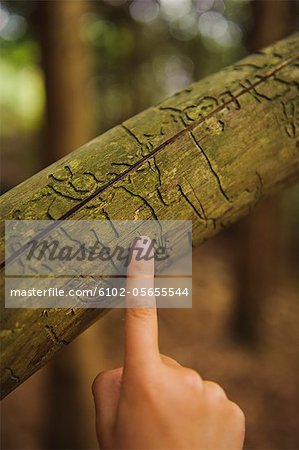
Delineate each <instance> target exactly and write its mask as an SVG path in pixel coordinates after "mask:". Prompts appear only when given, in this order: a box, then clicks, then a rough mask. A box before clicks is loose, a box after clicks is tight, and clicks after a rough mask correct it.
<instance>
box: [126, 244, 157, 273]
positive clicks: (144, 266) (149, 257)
mask: <svg viewBox="0 0 299 450" xmlns="http://www.w3.org/2000/svg"><path fill="white" fill-rule="evenodd" d="M131 252H132V258H131V263H130V264H129V269H130V270H129V271H130V273H131V274H132V273H133V272H135V273H148V274H151V273H154V251H153V245H152V241H151V239H150V238H149V237H148V236H140V237H139V238H136V239H134V241H133V242H132V245H131Z"/></svg>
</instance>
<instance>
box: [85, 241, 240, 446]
mask: <svg viewBox="0 0 299 450" xmlns="http://www.w3.org/2000/svg"><path fill="white" fill-rule="evenodd" d="M140 239H143V242H145V241H146V240H147V243H146V244H145V246H144V248H145V252H146V248H147V247H148V245H149V239H148V238H140ZM138 244H139V248H140V241H139V243H138ZM135 257H136V252H134V250H133V258H132V260H131V263H130V265H129V267H128V279H127V291H130V292H132V289H133V287H135V286H136V284H138V283H140V282H141V283H142V287H146V288H152V287H154V260H153V259H151V260H149V261H146V260H144V259H143V260H141V261H137V260H136V259H135ZM139 287H140V284H139ZM146 300H147V302H148V305H149V306H147V307H142V308H140V307H139V308H138V307H130V308H126V310H125V361H124V367H122V368H118V369H114V370H108V371H105V372H102V373H100V374H99V375H98V376H97V377H96V379H95V381H94V383H93V387H92V389H93V395H94V400H95V407H96V430H97V436H98V440H99V444H100V448H101V449H113V450H122V449H127V450H133V449H136V450H137V449H138V450H141V449H148V450H156V449H163V450H168V449H169V450H170V449H171V450H176V449H183V450H195V449H196V450H224V449H225V450H240V449H241V448H242V446H243V441H244V434H245V419H244V414H243V412H242V411H241V409H240V408H239V407H238V406H237V405H236V404H235V403H233V402H231V401H230V400H228V398H227V396H226V394H225V392H224V391H223V389H222V388H221V387H220V386H219V385H217V384H216V383H213V382H210V381H204V380H202V378H201V377H200V375H199V374H198V373H197V372H196V371H194V370H193V369H189V368H186V367H182V366H181V365H180V364H179V363H178V362H176V361H175V360H173V359H172V358H169V357H166V356H164V355H161V354H160V352H159V347H158V325H157V310H156V307H155V304H153V301H155V300H153V297H149V298H147V299H146ZM142 301H144V297H143V298H142ZM126 302H127V305H129V306H131V304H134V303H131V302H135V303H136V298H133V297H129V298H128V297H127V298H126Z"/></svg>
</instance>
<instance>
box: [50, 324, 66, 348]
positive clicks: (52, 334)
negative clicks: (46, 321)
mask: <svg viewBox="0 0 299 450" xmlns="http://www.w3.org/2000/svg"><path fill="white" fill-rule="evenodd" d="M44 328H45V330H46V332H47V334H48V335H49V336H50V338H51V339H52V341H53V342H55V344H64V345H67V344H69V342H68V341H66V340H65V339H59V337H58V336H57V334H56V332H55V331H54V327H53V326H52V325H45V327H44Z"/></svg>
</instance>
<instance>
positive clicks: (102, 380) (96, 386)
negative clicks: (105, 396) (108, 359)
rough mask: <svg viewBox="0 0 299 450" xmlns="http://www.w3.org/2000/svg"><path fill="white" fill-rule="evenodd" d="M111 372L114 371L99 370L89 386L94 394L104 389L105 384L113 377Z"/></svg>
mask: <svg viewBox="0 0 299 450" xmlns="http://www.w3.org/2000/svg"><path fill="white" fill-rule="evenodd" d="M113 373H114V371H112V370H105V371H104V372H100V373H99V374H98V375H97V376H96V377H95V379H94V381H93V383H92V386H91V388H92V392H93V394H94V395H97V394H99V393H101V392H102V391H103V390H105V388H106V386H107V384H108V383H110V382H111V380H112V378H113Z"/></svg>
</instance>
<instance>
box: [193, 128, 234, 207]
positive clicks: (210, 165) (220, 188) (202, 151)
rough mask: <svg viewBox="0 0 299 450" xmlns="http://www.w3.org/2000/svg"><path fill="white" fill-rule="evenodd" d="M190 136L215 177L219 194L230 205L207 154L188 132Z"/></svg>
mask: <svg viewBox="0 0 299 450" xmlns="http://www.w3.org/2000/svg"><path fill="white" fill-rule="evenodd" d="M190 135H191V137H192V139H193V141H194V143H195V145H196V147H197V148H198V149H199V150H200V152H201V153H202V154H203V156H204V158H205V160H206V161H207V163H208V166H209V168H210V170H211V172H212V174H213V175H214V177H215V179H216V181H217V184H218V187H219V190H220V192H221V194H222V195H223V197H224V198H225V199H226V200H227V201H228V202H230V203H231V201H230V198H229V197H228V195H227V194H226V192H225V191H224V189H223V187H222V184H221V181H220V178H219V175H218V174H217V172H216V171H215V169H214V168H213V166H212V163H211V161H210V160H209V158H208V156H207V154H206V153H205V151H204V150H203V148H202V146H201V145H200V144H199V142H198V141H197V140H196V139H195V137H194V134H193V133H192V131H190Z"/></svg>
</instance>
